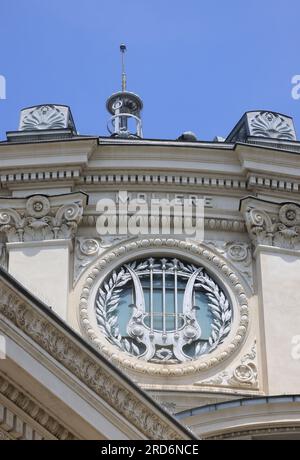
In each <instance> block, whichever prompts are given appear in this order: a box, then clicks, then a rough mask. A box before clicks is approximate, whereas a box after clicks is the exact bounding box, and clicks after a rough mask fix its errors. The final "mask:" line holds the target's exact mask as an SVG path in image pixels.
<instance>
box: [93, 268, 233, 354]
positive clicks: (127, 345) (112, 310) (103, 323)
mask: <svg viewBox="0 0 300 460" xmlns="http://www.w3.org/2000/svg"><path fill="white" fill-rule="evenodd" d="M149 263H150V262H149V260H147V261H143V262H141V263H139V264H137V262H133V263H131V264H127V266H125V267H124V266H123V267H121V269H120V270H119V271H118V272H117V271H113V273H112V275H111V276H110V278H109V279H108V281H106V282H104V283H103V285H102V286H101V287H100V288H99V290H98V295H97V298H96V319H97V323H98V327H99V329H100V330H101V332H102V333H103V334H104V336H105V337H106V339H107V340H108V341H109V342H110V343H112V344H114V345H116V346H117V347H118V348H119V349H120V350H121V351H124V352H127V353H129V354H131V355H133V356H136V357H140V356H141V355H142V353H143V351H142V350H141V348H140V346H138V345H137V344H136V343H135V341H134V340H133V339H131V338H128V337H122V336H121V334H120V329H119V324H118V307H119V302H120V298H121V294H122V291H123V288H124V286H125V285H126V284H127V283H128V282H129V281H130V280H131V275H130V273H129V271H128V270H127V267H129V268H131V269H132V270H134V271H135V272H136V273H137V274H141V272H144V271H145V270H147V269H148V268H149ZM158 266H159V264H157V265H152V268H155V267H158ZM178 269H179V272H178V273H179V274H182V275H185V276H187V277H189V276H190V275H192V274H193V273H194V272H195V271H196V270H197V267H196V266H194V265H189V264H183V263H182V262H180V261H178ZM194 288H201V289H203V290H204V291H205V294H206V296H207V298H208V300H209V303H208V308H209V311H210V313H211V316H212V323H211V334H210V337H209V339H208V340H207V341H206V342H205V343H203V341H201V339H200V340H199V341H197V342H196V344H195V352H194V356H193V359H197V358H199V357H201V356H202V355H204V354H208V353H211V352H212V351H214V350H215V349H216V348H217V347H218V346H219V345H220V344H221V343H222V342H223V341H224V340H225V338H226V337H227V336H228V334H229V332H230V330H231V324H232V308H231V306H230V303H229V301H228V299H226V297H225V295H224V292H223V291H222V289H221V288H220V287H219V286H218V285H217V284H216V283H215V282H214V281H213V279H212V278H211V277H210V276H209V275H208V273H206V272H205V271H204V270H203V271H202V272H200V274H199V275H198V276H197V278H196V282H195V285H194Z"/></svg>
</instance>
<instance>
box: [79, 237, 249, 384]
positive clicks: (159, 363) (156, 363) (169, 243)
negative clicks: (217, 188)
mask: <svg viewBox="0 0 300 460" xmlns="http://www.w3.org/2000/svg"><path fill="white" fill-rule="evenodd" d="M154 250H156V251H158V252H159V253H160V256H159V263H162V259H163V258H165V259H167V262H168V258H170V252H171V254H172V256H173V257H176V259H177V260H178V261H186V260H187V258H190V260H191V262H190V263H189V265H191V266H193V265H194V267H196V268H197V269H200V268H202V269H203V267H204V266H205V270H203V271H202V272H201V270H199V272H198V273H197V272H196V274H195V279H194V281H191V284H192V282H195V283H196V284H197V283H198V280H196V278H197V277H198V276H199V277H200V278H201V277H202V283H203V284H204V285H206V286H207V287H208V286H209V283H207V284H206V283H205V281H204V280H203V278H204V274H205V273H206V274H207V275H208V276H209V277H210V279H209V281H211V279H212V278H211V273H216V276H218V277H219V276H221V279H222V283H221V284H218V283H219V282H216V281H215V280H214V279H212V281H213V282H214V283H216V285H217V286H218V287H219V289H220V290H219V291H218V293H219V294H220V297H219V300H220V299H223V298H222V296H221V292H223V294H224V297H225V301H224V299H223V300H222V301H223V307H222V308H223V312H222V313H221V321H224V320H225V322H226V321H229V322H230V321H231V330H230V331H228V330H226V327H227V325H225V326H223V325H222V324H221V327H220V329H219V331H221V334H220V337H221V340H220V342H219V344H218V345H217V343H218V337H219V335H218V333H217V331H216V336H215V338H213V337H212V341H211V343H209V340H208V339H209V337H210V335H211V334H212V330H213V328H211V330H210V329H207V327H206V333H205V334H206V335H205V336H204V332H205V327H201V324H202V326H203V323H202V322H201V320H200V324H199V326H200V329H201V337H200V339H199V337H197V334H199V329H198V326H197V325H196V327H195V324H196V323H195V322H194V320H195V317H194V316H193V315H194V314H196V315H198V314H199V311H198V310H197V309H193V307H194V306H196V307H197V306H198V305H197V302H196V304H195V303H193V305H192V308H190V310H191V314H189V313H188V312H187V313H188V315H187V316H190V318H189V320H192V327H191V329H190V330H189V329H187V326H188V321H186V322H185V320H183V319H182V318H181V319H180V320H181V321H182V323H181V325H182V330H181V337H178V336H177V334H173V337H172V335H171V334H170V336H169V337H168V334H167V339H166V342H164V343H163V344H162V345H159V346H158V347H156V350H155V351H156V354H154V355H153V354H151V355H150V356H151V357H150V359H149V358H148V359H149V361H146V360H145V359H141V358H142V355H143V354H144V357H145V356H146V355H147V350H145V347H146V349H147V346H146V345H145V342H146V344H149V342H151V340H152V339H151V318H149V315H148V317H146V315H145V314H144V313H142V312H141V310H140V311H139V309H138V308H136V307H137V305H136V303H137V302H136V300H137V298H136V297H135V296H134V293H133V294H132V292H129V291H128V292H127V294H128V296H129V298H128V299H129V300H130V299H132V301H129V300H128V302H127V305H128V306H129V305H130V307H129V310H128V311H129V313H128V315H127V320H126V322H125V324H126V325H128V327H129V326H130V327H129V329H128V330H126V328H125V327H124V323H123V326H122V321H121V322H119V324H117V323H118V320H117V319H115V315H114V312H115V311H116V310H117V305H118V302H119V299H118V298H117V297H114V298H113V302H114V303H115V304H114V305H113V304H112V305H108V304H107V303H106V302H107V299H110V298H111V297H112V296H113V295H114V292H113V291H111V290H112V288H113V283H116V286H115V289H116V290H118V289H121V290H122V292H123V290H124V291H126V289H128V288H129V287H130V286H131V287H132V286H133V288H134V283H133V279H132V274H131V273H130V270H129V268H130V269H131V270H132V267H130V266H129V265H130V264H131V263H133V262H132V261H133V260H134V261H136V262H137V265H136V266H135V267H134V268H133V270H135V269H136V268H137V266H138V263H141V262H143V260H142V258H143V257H144V260H149V259H150V258H151V257H153V258H154V259H155V258H156V261H154V263H157V259H158V258H157V256H155V253H154V252H153V251H154ZM148 251H150V254H151V255H149V258H148V259H145V257H147V256H146V255H145V254H146V253H147V252H148ZM164 252H166V254H165V256H163V255H162V254H163V253H164ZM167 253H168V254H167ZM199 258H200V259H199ZM120 259H123V262H121V263H120ZM126 259H127V260H128V262H126ZM197 260H198V261H199V260H200V261H201V266H200V265H199V266H198V265H197V262H196V261H197ZM192 261H194V262H192ZM195 262H196V263H195ZM202 262H203V264H204V265H202ZM164 263H166V262H164ZM185 264H186V265H188V263H187V262H185ZM126 265H127V267H126ZM161 268H162V267H161ZM121 270H123V271H122V274H121V275H119V273H120V271H121ZM192 270H193V271H194V270H195V269H194V268H192ZM206 270H207V272H206ZM114 273H115V274H114ZM217 274H219V275H217ZM118 275H119V277H118ZM124 276H125V279H123V280H122V277H124ZM129 276H130V278H131V281H126V280H127V278H128V279H129ZM160 276H161V275H160ZM190 276H191V274H190V273H188V272H187V273H186V280H188V279H189V277H190ZM137 277H138V278H140V276H139V274H137ZM207 280H208V278H207ZM119 282H121V283H123V282H124V283H125V284H124V285H123V286H120V285H119V286H118V283H119ZM127 283H128V284H127ZM145 283H146V284H144V281H142V287H143V288H145V289H146V290H147V289H148V294H149V285H150V284H149V279H148V281H147V280H146V281H145ZM147 283H148V287H147ZM186 285H187V281H185V282H184V286H183V288H182V289H183V291H182V296H183V297H184V291H185V288H186ZM221 286H226V293H225V291H223V288H221ZM99 288H101V290H102V296H101V295H100V291H99ZM211 288H212V286H211ZM134 289H135V288H134ZM172 289H173V288H172ZM245 289H246V291H245ZM228 290H229V291H228ZM203 291H204V292H202V295H204V297H205V299H207V296H206V295H205V289H204V288H203ZM122 292H119V293H118V292H117V296H120V297H122V296H123V293H122ZM133 292H134V291H133ZM206 292H207V293H208V291H206ZM246 292H247V294H246ZM216 293H217V290H214V296H215V297H214V301H215V302H216V303H217V302H218V299H217V295H216ZM127 294H126V295H127ZM148 294H147V295H148ZM228 294H229V297H228ZM248 295H250V290H249V289H248V288H247V287H243V284H242V283H241V280H240V279H239V277H238V276H237V275H236V274H235V272H234V271H233V270H232V268H230V266H229V265H228V264H227V263H226V260H225V259H224V257H222V256H221V255H219V254H217V253H216V252H213V251H211V250H210V249H208V247H207V246H205V245H200V244H193V243H191V242H187V241H182V240H177V239H173V238H169V239H168V238H149V239H146V238H145V239H140V240H134V241H130V242H125V243H123V244H122V243H121V244H120V245H118V246H115V247H114V248H112V249H111V250H109V251H107V252H105V253H103V254H102V255H101V256H100V258H99V259H98V260H97V262H95V263H94V264H93V265H92V266H91V268H90V270H89V272H88V273H87V277H86V281H85V283H84V285H83V287H82V292H81V297H80V322H81V326H82V332H83V333H84V334H85V335H86V337H87V339H88V340H89V341H91V342H92V343H93V344H94V345H95V347H96V348H98V349H99V350H100V351H101V352H102V353H104V354H105V355H106V356H108V357H109V358H110V359H113V361H114V362H115V363H117V365H121V364H122V366H124V367H125V368H128V369H133V370H135V371H138V372H142V373H150V374H151V375H155V374H157V375H163V376H167V375H169V376H183V375H189V374H191V373H192V374H194V373H195V372H199V371H206V370H208V369H210V368H211V367H213V366H215V365H218V364H220V363H221V362H223V361H224V360H225V359H227V358H228V357H229V356H231V355H232V354H233V353H234V352H235V351H236V350H237V348H238V347H239V346H240V344H241V343H242V342H243V341H244V338H245V336H246V332H247V330H248V325H249V307H248V300H247V298H248ZM100 298H101V299H102V300H100ZM121 300H122V299H121ZM226 300H228V301H229V302H228V305H230V308H232V313H231V315H232V316H231V317H229V312H228V306H227V303H226ZM97 301H98V304H97ZM209 303H212V302H209ZM99 305H100V308H99ZM123 305H124V304H123ZM147 305H148V307H147V309H146V313H147V314H148V313H149V303H148V304H147ZM200 306H201V305H200ZM202 306H203V305H202ZM214 306H215V307H216V312H217V313H218V314H219V311H218V308H220V307H219V305H214ZM207 307H208V305H207ZM96 308H98V310H96ZM111 308H112V310H110V309H111ZM120 310H121V309H120ZM226 310H227V315H228V316H226ZM108 311H110V313H108ZM123 311H124V310H123ZM202 311H203V310H202ZM204 311H205V310H204ZM200 312H201V309H200ZM206 312H208V309H207V310H206ZM96 313H97V315H98V318H97V320H96ZM105 314H106V315H108V316H109V320H110V326H109V327H110V328H111V329H110V330H109V328H108V331H107V330H105V326H104V324H103V323H105V325H107V324H108V321H107V316H106V318H105ZM222 315H223V318H222ZM158 316H159V315H158ZM225 316H226V318H225ZM210 318H212V317H210ZM105 319H106V321H105ZM187 319H188V318H187ZM131 320H133V321H131ZM157 320H158V321H160V320H161V319H159V318H157ZM170 321H171V320H170ZM172 321H174V318H173V319H172ZM197 321H198V319H197ZM212 322H213V321H211V319H210V321H209V324H210V325H211V324H212ZM95 323H96V324H95ZM101 323H102V324H101ZM141 324H142V326H141ZM149 325H150V333H149V331H146V329H145V326H148V328H149ZM100 326H101V327H102V328H103V329H102V330H101V328H100ZM222 327H223V328H222ZM115 328H119V331H118V329H117V330H116V331H115ZM112 329H113V330H114V332H113V334H112V335H113V339H112V337H111V332H110V331H111V330H112ZM120 329H123V332H122V331H120ZM154 329H156V330H157V331H156V332H157V333H159V334H160V335H161V339H162V338H163V337H162V336H163V333H164V329H163V326H162V329H161V327H159V328H158V327H156V328H154ZM166 329H167V330H168V328H166ZM171 329H172V330H173V332H174V331H175V329H176V328H175V329H174V328H173V327H172V328H171ZM171 329H170V331H171ZM186 329H187V330H186ZM185 332H187V334H185ZM207 332H209V334H207ZM119 333H120V336H121V341H119V346H118V344H116V343H115V339H117V341H118V340H119V339H120V337H119ZM223 333H224V336H223V337H222V334H223ZM144 334H146V336H147V340H146V341H145V342H144V339H143V337H145V336H144ZM226 334H228V336H226ZM188 335H190V340H191V339H192V340H191V342H190V343H187V344H186V345H184V346H183V347H182V348H181V347H178V348H179V349H180V348H181V350H184V354H185V355H187V356H188V358H187V359H186V358H185V360H182V359H180V360H179V359H178V358H176V356H175V355H174V347H172V346H170V344H169V342H168V341H169V339H171V337H172V340H174V341H175V340H176V336H177V337H178V341H180V340H182V339H183V336H186V337H188ZM108 337H110V340H109V339H108ZM122 338H126V339H127V340H128V341H129V342H133V340H132V339H133V338H134V339H135V342H134V344H135V345H136V346H138V353H137V350H136V354H134V352H133V353H131V350H130V349H129V348H128V349H129V352H128V351H127V352H124V348H125V350H126V342H124V341H122ZM136 338H140V339H141V341H140V342H139V341H138V340H137V339H136ZM202 339H205V340H204V341H203V343H201V340H202ZM223 339H224V342H223V343H221V342H222V340H223ZM197 340H199V343H201V345H199V347H198V349H197V352H198V353H199V356H196V357H195V352H196V346H197V345H198V343H197ZM204 342H207V349H206V350H205V349H204V350H203V349H202V350H201V348H200V347H202V346H203V345H204ZM214 344H216V348H215V349H213V347H214ZM127 345H128V344H127ZM210 347H212V348H211V351H210V352H209V350H210ZM149 349H150V350H151V346H150V347H148V350H149ZM152 351H153V348H152ZM151 353H152V352H151ZM148 356H149V355H148Z"/></svg>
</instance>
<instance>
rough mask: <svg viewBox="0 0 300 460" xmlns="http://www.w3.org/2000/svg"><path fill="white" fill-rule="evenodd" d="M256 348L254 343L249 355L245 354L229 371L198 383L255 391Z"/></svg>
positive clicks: (256, 373)
mask: <svg viewBox="0 0 300 460" xmlns="http://www.w3.org/2000/svg"><path fill="white" fill-rule="evenodd" d="M256 358H257V346H256V341H255V342H254V344H253V346H252V347H251V350H250V352H249V353H247V354H245V355H244V356H243V357H242V358H241V360H240V362H239V363H238V364H236V365H235V367H232V368H230V369H227V370H225V371H223V372H220V373H219V374H218V375H216V376H215V377H213V378H210V379H206V380H202V381H201V382H198V385H201V386H216V387H232V388H235V387H237V388H240V387H244V388H248V389H250V390H257V389H258V388H259V381H258V368H257V359H256Z"/></svg>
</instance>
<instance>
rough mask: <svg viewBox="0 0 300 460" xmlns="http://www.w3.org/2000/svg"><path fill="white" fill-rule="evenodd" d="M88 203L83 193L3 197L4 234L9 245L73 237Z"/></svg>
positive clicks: (0, 215) (0, 207)
mask: <svg viewBox="0 0 300 460" xmlns="http://www.w3.org/2000/svg"><path fill="white" fill-rule="evenodd" d="M86 201H87V196H86V195H85V194H83V193H70V194H67V195H57V196H52V197H47V196H44V195H33V196H31V197H29V198H0V232H3V233H4V234H5V235H6V238H7V241H8V242H9V243H14V242H28V241H44V240H57V239H70V238H73V237H74V236H75V234H76V231H77V227H78V224H79V222H80V221H81V218H82V214H83V208H84V206H85V204H86Z"/></svg>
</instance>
